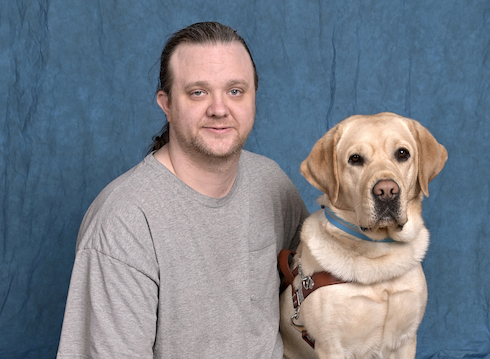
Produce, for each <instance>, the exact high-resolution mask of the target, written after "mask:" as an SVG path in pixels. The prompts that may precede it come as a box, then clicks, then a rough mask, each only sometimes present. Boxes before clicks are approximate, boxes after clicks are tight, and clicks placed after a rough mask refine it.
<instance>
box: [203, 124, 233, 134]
mask: <svg viewBox="0 0 490 359" xmlns="http://www.w3.org/2000/svg"><path fill="white" fill-rule="evenodd" d="M204 129H205V130H207V131H209V132H212V133H216V134H223V133H227V132H229V131H231V130H232V129H233V127H226V126H219V127H214V126H209V127H204Z"/></svg>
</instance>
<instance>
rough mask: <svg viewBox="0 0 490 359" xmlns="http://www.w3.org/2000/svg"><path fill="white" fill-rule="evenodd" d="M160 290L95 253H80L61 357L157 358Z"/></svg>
mask: <svg viewBox="0 0 490 359" xmlns="http://www.w3.org/2000/svg"><path fill="white" fill-rule="evenodd" d="M157 305H158V286H157V284H156V283H155V282H154V281H153V280H152V279H150V278H149V277H148V276H147V275H145V274H144V273H142V272H141V271H139V270H137V269H135V268H133V267H131V266H129V265H128V264H126V263H123V262H121V261H120V260H118V259H116V258H113V257H111V256H109V255H107V254H103V253H101V252H100V251H98V250H96V249H81V250H79V251H78V253H77V256H76V259H75V264H74V267H73V272H72V278H71V282H70V290H69V294H68V300H67V305H66V310H65V317H64V322H63V329H62V333H61V341H60V346H59V350H58V358H153V342H154V338H155V334H156V324H157V323H156V322H157Z"/></svg>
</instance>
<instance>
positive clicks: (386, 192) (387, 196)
mask: <svg viewBox="0 0 490 359" xmlns="http://www.w3.org/2000/svg"><path fill="white" fill-rule="evenodd" d="M400 192H401V190H400V187H399V186H398V184H397V183H396V182H395V181H393V180H391V179H387V180H380V181H378V182H377V183H376V184H375V185H374V187H373V190H372V195H373V198H374V216H375V222H376V223H377V225H378V226H379V227H388V226H390V225H393V222H396V223H397V225H398V226H399V227H401V228H403V225H402V224H400V217H401V214H400Z"/></svg>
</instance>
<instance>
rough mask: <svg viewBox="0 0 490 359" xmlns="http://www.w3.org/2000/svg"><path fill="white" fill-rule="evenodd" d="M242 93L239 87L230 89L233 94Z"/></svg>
mask: <svg viewBox="0 0 490 359" xmlns="http://www.w3.org/2000/svg"><path fill="white" fill-rule="evenodd" d="M241 93H242V92H241V91H240V90H239V89H233V90H231V91H230V94H232V95H233V96H238V95H240V94H241Z"/></svg>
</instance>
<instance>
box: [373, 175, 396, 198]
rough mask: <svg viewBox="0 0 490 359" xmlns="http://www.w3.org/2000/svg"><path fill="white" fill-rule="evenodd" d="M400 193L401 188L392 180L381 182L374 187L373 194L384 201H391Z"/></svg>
mask: <svg viewBox="0 0 490 359" xmlns="http://www.w3.org/2000/svg"><path fill="white" fill-rule="evenodd" d="M398 192H400V187H398V185H397V184H396V183H395V181H392V180H381V181H379V182H378V183H376V184H375V185H374V187H373V194H374V196H375V197H376V198H378V199H380V200H382V201H389V200H392V199H394V198H395V197H396V195H397V194H398Z"/></svg>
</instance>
